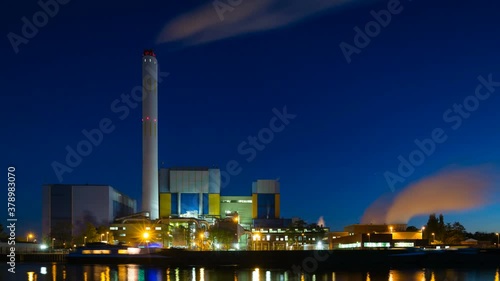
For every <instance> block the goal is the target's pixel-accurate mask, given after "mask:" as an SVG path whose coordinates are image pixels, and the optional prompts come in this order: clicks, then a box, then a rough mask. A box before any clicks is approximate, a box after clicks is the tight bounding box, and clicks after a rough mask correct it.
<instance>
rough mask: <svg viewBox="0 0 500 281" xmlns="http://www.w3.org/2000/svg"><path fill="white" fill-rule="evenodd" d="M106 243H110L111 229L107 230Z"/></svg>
mask: <svg viewBox="0 0 500 281" xmlns="http://www.w3.org/2000/svg"><path fill="white" fill-rule="evenodd" d="M106 243H109V231H106Z"/></svg>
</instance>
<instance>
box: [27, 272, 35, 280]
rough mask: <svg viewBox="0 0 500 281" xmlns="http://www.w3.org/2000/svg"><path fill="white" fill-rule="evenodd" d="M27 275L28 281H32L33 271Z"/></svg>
mask: <svg viewBox="0 0 500 281" xmlns="http://www.w3.org/2000/svg"><path fill="white" fill-rule="evenodd" d="M27 273H28V281H34V280H35V278H34V276H35V273H34V272H33V271H30V272H27Z"/></svg>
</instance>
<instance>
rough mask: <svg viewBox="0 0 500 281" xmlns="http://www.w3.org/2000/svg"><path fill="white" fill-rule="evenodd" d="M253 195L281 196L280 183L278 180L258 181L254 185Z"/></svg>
mask: <svg viewBox="0 0 500 281" xmlns="http://www.w3.org/2000/svg"><path fill="white" fill-rule="evenodd" d="M252 193H264V194H279V193H280V183H279V182H278V181H277V180H257V181H255V182H253V183H252Z"/></svg>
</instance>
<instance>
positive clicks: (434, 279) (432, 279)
mask: <svg viewBox="0 0 500 281" xmlns="http://www.w3.org/2000/svg"><path fill="white" fill-rule="evenodd" d="M431 281H436V278H435V277H434V271H433V272H432V273H431Z"/></svg>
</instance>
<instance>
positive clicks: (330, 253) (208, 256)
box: [2, 249, 500, 270]
mask: <svg viewBox="0 0 500 281" xmlns="http://www.w3.org/2000/svg"><path fill="white" fill-rule="evenodd" d="M6 258H7V257H6V256H3V258H2V259H3V260H4V261H7V259H6ZM28 262H63V263H68V264H124V263H127V264H138V265H154V266H166V267H208V268H257V267H265V268H280V269H290V270H293V269H297V268H299V269H311V270H321V269H329V270H330V269H342V270H345V269H357V270H359V269H376V268H442V267H453V268H456V267H470V268H478V267H500V250H499V249H463V250H425V251H424V250H419V249H383V250H305V251H304V250H297V251H182V250H180V251H179V250H162V251H161V252H159V253H153V254H145V255H123V256H106V255H74V254H73V255H72V254H69V255H65V254H19V255H17V256H16V263H28Z"/></svg>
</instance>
